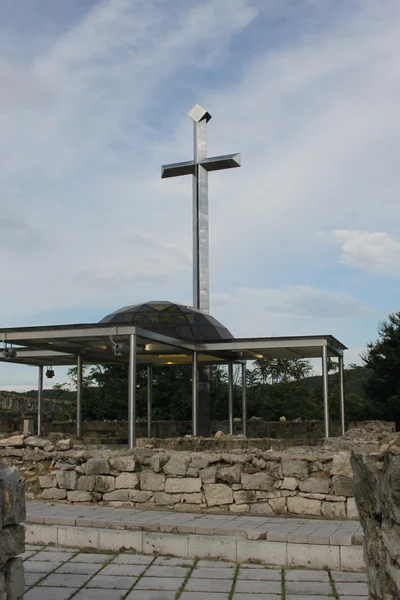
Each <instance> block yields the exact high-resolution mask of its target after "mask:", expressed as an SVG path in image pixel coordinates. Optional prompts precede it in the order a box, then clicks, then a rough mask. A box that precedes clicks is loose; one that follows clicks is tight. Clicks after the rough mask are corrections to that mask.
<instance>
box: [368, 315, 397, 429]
mask: <svg viewBox="0 0 400 600" xmlns="http://www.w3.org/2000/svg"><path fill="white" fill-rule="evenodd" d="M361 358H362V360H363V361H364V364H365V366H366V367H367V368H368V369H369V370H370V377H369V379H368V381H367V382H366V385H365V391H366V394H367V397H368V398H369V400H370V401H371V403H372V405H373V408H374V416H375V418H380V419H386V420H389V421H396V425H397V427H399V426H400V312H394V313H391V314H390V315H389V317H388V319H387V320H384V321H381V322H380V323H379V324H378V339H377V341H376V342H370V343H368V344H367V350H366V352H364V354H362V356H361Z"/></svg>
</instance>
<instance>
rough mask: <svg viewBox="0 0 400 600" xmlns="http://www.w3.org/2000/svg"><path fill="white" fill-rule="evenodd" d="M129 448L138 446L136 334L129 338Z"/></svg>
mask: <svg viewBox="0 0 400 600" xmlns="http://www.w3.org/2000/svg"><path fill="white" fill-rule="evenodd" d="M128 446H129V448H134V447H135V446H136V333H131V335H130V336H129V375H128Z"/></svg>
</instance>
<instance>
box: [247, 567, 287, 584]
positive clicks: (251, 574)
mask: <svg viewBox="0 0 400 600" xmlns="http://www.w3.org/2000/svg"><path fill="white" fill-rule="evenodd" d="M244 579H246V580H248V579H250V580H260V581H261V580H264V581H281V580H282V573H281V571H280V570H278V569H277V570H276V571H275V570H273V569H265V568H264V569H243V568H240V571H239V576H238V581H240V580H244Z"/></svg>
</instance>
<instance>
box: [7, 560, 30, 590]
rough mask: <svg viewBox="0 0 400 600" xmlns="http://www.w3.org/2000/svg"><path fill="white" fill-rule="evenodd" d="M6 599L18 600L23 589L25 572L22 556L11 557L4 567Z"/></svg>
mask: <svg viewBox="0 0 400 600" xmlns="http://www.w3.org/2000/svg"><path fill="white" fill-rule="evenodd" d="M4 577H5V589H6V594H7V596H6V597H7V600H19V599H20V598H22V597H23V595H24V591H25V572H24V563H23V561H22V558H11V559H10V560H9V561H7V563H6V565H5V567H4Z"/></svg>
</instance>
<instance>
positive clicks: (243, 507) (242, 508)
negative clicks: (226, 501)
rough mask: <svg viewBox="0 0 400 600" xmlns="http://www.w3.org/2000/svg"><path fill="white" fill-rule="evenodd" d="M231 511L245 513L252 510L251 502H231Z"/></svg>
mask: <svg viewBox="0 0 400 600" xmlns="http://www.w3.org/2000/svg"><path fill="white" fill-rule="evenodd" d="M229 512H231V513H234V514H238V515H243V514H246V513H249V512H250V504H231V505H230V507H229Z"/></svg>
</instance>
